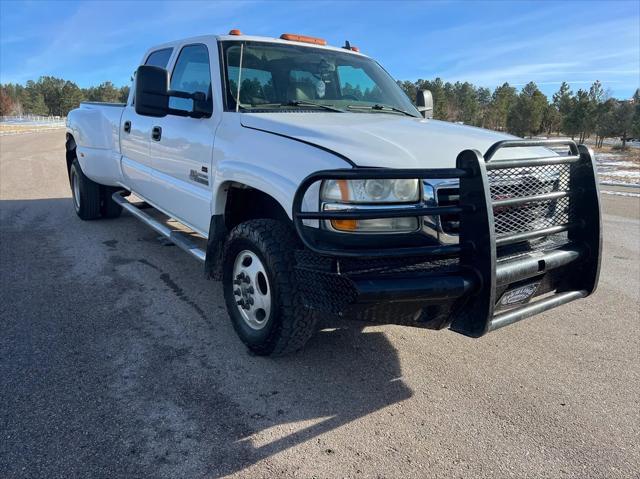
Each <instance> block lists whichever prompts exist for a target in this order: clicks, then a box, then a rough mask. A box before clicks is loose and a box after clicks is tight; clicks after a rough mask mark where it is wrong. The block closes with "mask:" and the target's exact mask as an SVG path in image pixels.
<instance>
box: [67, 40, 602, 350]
mask: <svg viewBox="0 0 640 479" xmlns="http://www.w3.org/2000/svg"><path fill="white" fill-rule="evenodd" d="M416 103H417V105H418V107H417V108H416V107H414V105H413V104H412V102H411V101H410V100H409V99H408V98H407V97H406V95H405V94H404V93H403V91H402V90H401V89H400V88H399V87H398V85H397V84H396V82H395V81H394V80H393V79H392V78H391V76H390V75H389V74H388V73H387V72H386V71H385V70H384V69H383V68H382V67H381V66H380V65H379V64H378V63H377V62H376V61H375V60H373V59H371V58H369V57H367V56H366V55H364V54H362V53H360V52H359V50H358V49H357V48H356V47H352V46H351V45H350V44H349V43H348V42H347V43H346V44H345V46H344V47H331V46H327V45H326V42H325V41H324V40H322V39H318V38H314V37H307V36H303V35H293V34H283V35H282V36H281V37H280V38H277V39H276V38H264V37H255V36H247V35H243V34H242V33H241V32H239V31H237V30H232V31H231V32H230V33H229V34H228V35H218V36H214V35H211V36H202V37H197V38H190V39H186V40H181V41H176V42H171V43H167V44H164V45H159V46H156V47H154V48H152V49H150V50H149V51H148V52H147V53H146V54H145V56H144V57H143V59H142V62H141V65H140V66H139V67H138V69H137V71H136V75H135V77H134V85H133V88H132V89H131V93H130V95H129V99H128V101H127V103H126V104H102V103H83V104H82V105H81V106H80V107H79V108H78V109H76V110H73V111H72V112H71V113H70V114H69V116H68V120H67V141H66V160H67V162H66V166H67V169H68V172H69V179H70V184H71V191H72V196H73V204H74V206H75V209H76V212H77V214H78V216H79V217H80V218H82V219H84V220H92V219H97V218H100V217H103V218H104V217H107V218H110V217H117V216H118V215H119V214H120V212H121V210H122V208H125V209H126V210H128V211H129V212H130V213H131V214H133V215H134V216H136V217H137V218H139V219H141V220H142V221H144V222H145V223H147V224H148V225H149V226H151V227H153V228H154V229H155V230H156V231H158V232H159V233H161V234H162V235H164V236H166V237H167V238H169V239H170V240H171V241H172V242H173V243H175V244H176V245H177V246H179V247H181V248H183V249H184V250H186V251H187V252H189V253H190V254H191V255H193V256H194V257H195V258H197V259H199V260H200V261H202V262H203V264H204V268H205V272H206V274H207V275H208V276H209V277H211V278H214V279H219V280H222V281H223V290H224V297H225V302H226V305H227V309H228V312H229V315H230V316H231V319H232V322H233V325H234V327H235V329H236V331H237V333H238V335H239V336H240V338H241V339H242V341H244V343H245V344H246V345H247V346H248V347H249V348H250V349H251V350H252V351H253V352H255V353H256V354H262V355H280V354H286V353H289V352H292V351H295V350H298V349H300V348H301V347H302V346H303V345H304V344H305V342H306V341H307V340H308V338H309V337H310V336H311V335H312V334H313V332H314V330H315V323H316V320H317V318H318V317H319V316H321V315H322V314H331V315H338V316H343V317H345V318H346V317H356V318H361V319H366V320H371V321H378V322H388V323H401V324H407V325H413V326H422V327H426V328H431V329H442V328H446V327H449V328H451V329H453V330H455V331H458V332H461V333H463V334H466V335H469V336H472V337H480V336H482V335H484V334H485V333H487V332H489V331H493V330H495V329H497V328H500V327H502V326H505V325H508V324H511V323H514V322H516V321H519V320H521V319H524V318H527V317H531V316H533V315H535V314H538V313H541V312H543V311H547V310H549V309H551V308H554V307H556V306H560V305H563V304H565V303H568V302H570V301H572V300H575V299H578V298H583V297H585V296H587V295H589V294H591V293H592V292H593V291H594V290H595V288H596V285H597V282H598V275H599V268H600V252H601V225H600V202H599V201H600V200H599V193H598V188H597V181H596V174H595V170H594V161H593V155H592V153H591V151H590V150H589V149H588V148H586V147H584V146H582V145H580V146H578V145H576V144H575V143H573V142H572V141H564V140H556V141H553V140H551V141H549V140H521V139H517V138H514V137H512V136H509V135H505V134H503V133H497V132H492V131H487V130H483V129H479V128H472V127H467V126H462V125H456V124H451V123H447V122H442V121H436V120H433V119H432V118H431V116H432V114H431V112H432V106H433V105H432V101H431V95H430V93H429V92H427V91H423V92H419V94H418V98H417V101H416ZM134 198H138V199H137V200H134ZM158 212H160V213H162V214H163V215H164V216H163V217H166V218H170V219H172V220H173V221H162V220H161V219H159V216H158V214H155V213H158ZM176 222H178V223H179V224H180V225H181V227H180V228H176V227H175V224H176ZM172 225H174V226H172ZM185 229H187V230H188V234H185V232H184V230H185ZM194 237H195V239H194ZM198 238H200V239H201V241H200V242H199V241H198ZM557 321H561V318H558V319H557ZM548 324H549V326H551V325H552V323H551V322H549V323H548Z"/></svg>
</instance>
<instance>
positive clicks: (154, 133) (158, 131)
mask: <svg viewBox="0 0 640 479" xmlns="http://www.w3.org/2000/svg"><path fill="white" fill-rule="evenodd" d="M160 138H162V128H160V127H159V126H154V127H153V129H152V130H151V139H152V140H155V141H160Z"/></svg>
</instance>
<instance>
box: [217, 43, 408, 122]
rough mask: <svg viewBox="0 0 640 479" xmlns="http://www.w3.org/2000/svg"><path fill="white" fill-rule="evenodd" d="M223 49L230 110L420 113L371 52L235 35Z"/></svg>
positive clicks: (227, 98)
mask: <svg viewBox="0 0 640 479" xmlns="http://www.w3.org/2000/svg"><path fill="white" fill-rule="evenodd" d="M222 52H223V61H224V69H223V70H224V76H225V80H224V81H225V89H226V102H227V109H228V110H232V111H235V110H236V109H237V110H240V111H254V112H266V111H268V112H272V111H291V110H296V109H300V110H305V111H315V110H317V111H324V112H327V111H329V112H336V113H345V112H358V113H362V112H370V113H387V114H395V115H409V116H415V117H420V114H419V113H418V111H417V110H416V108H415V107H414V106H413V105H412V103H411V101H409V99H408V98H407V96H406V95H405V94H404V92H403V91H402V89H401V88H400V87H399V86H398V85H397V84H396V82H395V81H394V80H393V78H391V76H390V75H389V74H388V73H387V72H386V71H385V70H384V69H383V68H382V67H381V66H380V65H378V64H377V63H376V62H375V61H373V60H371V59H370V58H367V57H365V56H361V55H356V54H352V53H347V52H344V53H343V52H339V51H332V50H328V49H321V48H315V47H306V46H300V45H286V44H285V45H283V44H278V43H262V42H235V41H234V42H223V44H222ZM238 97H239V98H240V101H239V103H238V101H237V99H238Z"/></svg>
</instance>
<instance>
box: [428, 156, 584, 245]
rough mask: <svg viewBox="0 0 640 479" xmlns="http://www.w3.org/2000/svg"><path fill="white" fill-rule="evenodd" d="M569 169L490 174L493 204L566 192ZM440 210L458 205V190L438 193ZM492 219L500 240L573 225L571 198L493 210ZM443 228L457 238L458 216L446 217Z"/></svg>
mask: <svg viewBox="0 0 640 479" xmlns="http://www.w3.org/2000/svg"><path fill="white" fill-rule="evenodd" d="M569 172H570V166H569V165H552V166H536V167H527V168H508V169H500V170H491V171H488V172H487V176H488V180H489V190H490V194H491V199H492V200H493V201H497V200H504V199H510V198H522V197H527V196H535V195H541V194H544V193H551V192H556V191H566V190H569V189H570V185H569ZM436 195H437V201H438V205H439V206H454V205H457V204H458V203H459V199H460V196H459V188H457V187H449V186H447V187H445V188H438V189H437V193H436ZM493 216H494V222H495V233H496V235H497V236H500V235H507V234H514V233H524V232H526V231H531V230H539V229H543V228H548V227H551V226H557V225H563V224H567V223H570V222H571V219H572V214H571V201H570V198H569V197H564V198H559V199H554V200H548V201H542V202H531V203H525V204H522V205H517V206H511V207H494V208H493ZM441 228H442V231H443V232H444V233H447V234H454V235H455V234H458V233H459V230H460V218H459V216H458V215H443V216H442V217H441Z"/></svg>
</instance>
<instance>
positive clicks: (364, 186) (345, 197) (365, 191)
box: [320, 179, 420, 203]
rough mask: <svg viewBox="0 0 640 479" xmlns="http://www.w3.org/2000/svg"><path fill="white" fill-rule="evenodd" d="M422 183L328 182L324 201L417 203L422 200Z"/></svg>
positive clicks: (403, 181)
mask: <svg viewBox="0 0 640 479" xmlns="http://www.w3.org/2000/svg"><path fill="white" fill-rule="evenodd" d="M419 184H420V182H419V181H418V180H417V179H408V180H376V179H373V180H326V181H324V182H323V183H322V191H321V193H320V196H321V200H322V201H338V202H340V203H415V202H417V201H418V200H419V199H420V188H419Z"/></svg>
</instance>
